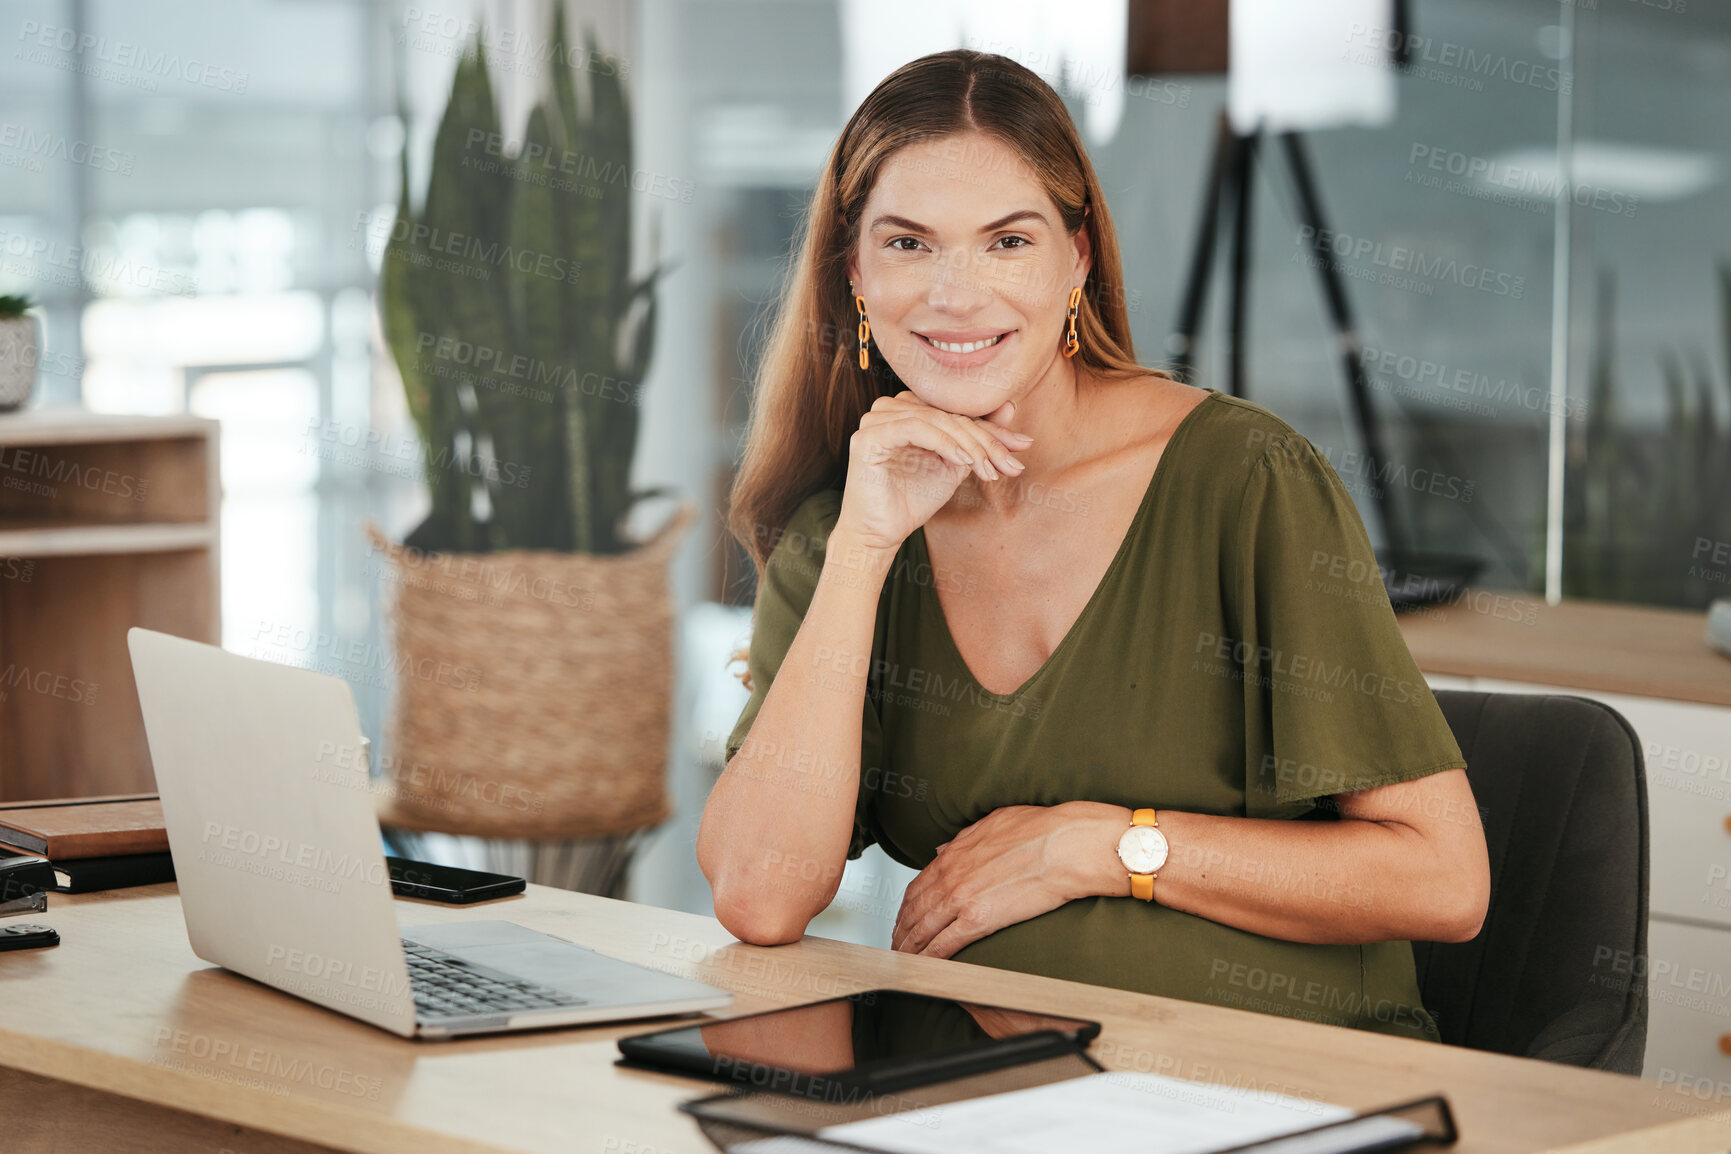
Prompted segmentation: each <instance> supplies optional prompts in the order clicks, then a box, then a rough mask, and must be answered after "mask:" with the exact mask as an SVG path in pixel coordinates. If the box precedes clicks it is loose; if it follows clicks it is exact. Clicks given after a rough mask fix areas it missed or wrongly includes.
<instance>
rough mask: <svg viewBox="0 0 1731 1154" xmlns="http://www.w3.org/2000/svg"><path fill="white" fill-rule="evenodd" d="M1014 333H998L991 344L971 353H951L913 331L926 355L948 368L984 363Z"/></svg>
mask: <svg viewBox="0 0 1731 1154" xmlns="http://www.w3.org/2000/svg"><path fill="white" fill-rule="evenodd" d="M1015 335H1016V330H1014V329H1011V330H1010V331H1009V332H1006V333H999V334H998V339H997V340H995V341H993V342H992V343H991V344H989V345H986V346H985V347H983V348H978V349H975V350H974V351H973V352H971V353H952V352H950V351H948V350H946V349H940V348H939V347H938V346H937V345H935V344H933V343H932V339H931V338H930V337H928V336H926V335H925V334H924V333H915V334H914V336H916V337H919V339H920V344H921V345H922V346H923V347H924V348H925V350H926V354H927V355H928V356H930V357H931V358H932V359H933V360H935V361H937V362H938V363H939V364H940V365H946V366H948V367H950V368H958V369H959V368H967V367H969V366H971V365H980V364H984V363H985V362H987V361H989V360H991V359H992V358H993V357H995V356H997V355H998V350H999V349H1001V348H1003V347H1004V346H1005V345H1006V344H1008V343H1009V340H1010V338H1011V337H1013V336H1015ZM944 343H945V344H967V343H969V342H966V341H945V342H944Z"/></svg>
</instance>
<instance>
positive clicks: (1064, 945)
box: [697, 51, 1489, 1039]
mask: <svg viewBox="0 0 1731 1154" xmlns="http://www.w3.org/2000/svg"><path fill="white" fill-rule="evenodd" d="M1122 293H1123V278H1122V275H1121V272H1120V265H1119V257H1118V251H1117V238H1116V235H1115V233H1114V231H1113V228H1112V223H1111V217H1110V214H1109V213H1108V211H1107V208H1106V203H1105V200H1104V199H1103V197H1102V195H1101V192H1100V187H1099V184H1098V182H1097V180H1096V179H1095V176H1094V172H1093V169H1092V167H1091V166H1090V164H1089V163H1088V158H1087V155H1086V153H1085V152H1084V150H1083V148H1082V145H1081V143H1080V140H1079V139H1078V137H1077V134H1076V131H1075V127H1074V125H1073V124H1072V123H1071V121H1070V119H1069V116H1068V115H1067V113H1066V112H1065V110H1064V107H1063V105H1062V103H1061V102H1060V101H1059V99H1058V97H1057V95H1056V94H1055V93H1054V92H1053V91H1052V90H1051V88H1050V87H1049V86H1048V85H1046V84H1045V83H1044V82H1043V81H1041V80H1040V79H1039V78H1038V77H1037V76H1035V75H1034V74H1033V73H1032V72H1029V71H1028V70H1026V69H1025V68H1022V67H1021V66H1019V65H1017V64H1015V63H1013V62H1012V61H1010V60H1007V59H1005V58H1003V57H1000V56H993V55H988V54H983V53H978V52H971V51H952V52H942V53H937V54H935V55H932V56H927V57H924V58H922V59H919V60H916V61H914V62H912V63H911V64H908V65H906V66H905V67H903V68H901V69H899V70H897V71H896V72H895V73H894V74H893V75H891V76H889V77H888V78H886V79H885V80H884V81H883V83H882V84H880V85H879V86H878V87H877V89H876V90H875V91H874V92H873V93H872V94H871V95H870V96H869V97H867V98H866V100H865V102H864V103H863V104H861V105H860V107H859V109H858V111H856V112H855V113H854V116H853V118H852V119H851V120H850V121H849V123H848V125H847V127H846V129H845V130H844V131H843V132H842V135H841V138H840V139H839V140H838V141H837V143H836V146H835V148H834V150H833V151H832V153H831V155H830V158H829V161H828V164H827V165H826V167H825V170H824V173H823V176H822V178H821V180H820V182H819V184H818V188H817V192H816V194H815V196H814V198H813V204H812V210H811V214H810V217H809V219H808V221H807V222H806V225H805V231H804V235H803V237H802V239H801V243H800V247H799V252H798V257H797V263H796V265H795V267H794V270H793V277H792V280H791V283H790V286H789V291H788V295H787V299H786V302H785V305H784V308H783V311H782V313H781V314H780V317H779V319H778V321H777V323H776V327H775V329H774V332H773V334H772V336H771V338H770V341H769V346H768V350H767V354H766V356H765V359H764V363H763V367H762V370H761V373H760V375H759V380H758V385H757V393H756V398H755V408H754V416H753V421H752V426H751V432H750V435H749V439H748V441H747V445H746V452H745V460H744V463H743V467H742V468H741V471H740V474H739V477H738V480H737V482H736V484H735V487H734V490H733V501H732V511H731V520H730V527H731V529H732V531H733V532H734V534H735V535H736V536H737V537H738V538H739V539H740V540H741V541H743V542H745V544H746V545H747V547H748V548H750V549H751V551H752V554H753V557H754V558H755V560H756V563H757V566H758V569H759V577H760V581H759V592H758V599H757V606H756V612H755V619H754V627H753V636H752V641H751V648H750V653H749V659H748V680H747V684H748V686H749V687H750V688H751V690H752V696H751V699H750V701H749V703H748V704H747V705H746V707H745V709H744V711H743V712H742V713H741V715H740V718H739V722H738V725H737V727H736V728H735V730H734V733H733V735H732V737H731V738H730V740H729V742H728V765H727V768H726V769H725V770H724V771H723V773H722V774H721V777H720V779H719V780H718V782H717V783H716V786H715V788H714V790H713V792H712V793H711V795H710V798H709V802H708V804H707V806H706V808H705V811H704V815H703V823H702V827H701V829H700V831H699V834H698V840H697V857H698V862H699V864H700V866H701V868H702V869H703V872H704V875H705V876H706V877H707V878H708V879H709V882H710V885H711V887H712V889H713V891H714V896H715V911H716V916H717V917H718V918H719V919H720V921H721V923H722V924H723V925H724V926H725V927H726V928H727V929H728V931H729V932H731V933H733V934H735V935H736V936H738V937H739V938H741V939H743V940H745V941H748V942H754V943H759V944H765V945H768V944H776V943H783V942H791V941H795V940H797V939H798V938H799V937H800V936H801V935H802V934H803V933H804V930H805V927H806V924H807V923H808V922H809V921H810V919H811V918H812V917H813V916H815V915H816V914H817V913H818V912H820V911H821V910H822V909H823V908H824V907H825V906H826V905H828V904H829V902H830V901H831V899H832V898H833V897H834V896H835V894H836V892H837V889H838V887H839V883H840V878H841V872H842V867H843V866H844V864H845V863H846V861H847V859H850V858H854V857H858V856H859V854H860V853H861V852H862V851H863V850H864V848H865V846H866V845H868V844H870V843H871V842H874V841H875V842H878V843H880V844H882V845H883V847H884V849H885V851H886V852H887V853H888V854H889V855H890V856H891V857H893V858H895V859H896V860H897V861H901V862H903V863H905V864H907V865H908V866H910V867H913V868H915V869H918V870H919V871H920V872H919V876H918V877H917V878H915V879H914V881H913V882H911V883H910V884H909V886H908V888H907V892H906V894H905V895H904V898H903V900H902V904H901V908H900V913H899V914H898V917H897V920H896V925H895V929H894V931H893V934H892V938H891V944H892V946H893V948H895V949H897V950H904V951H909V952H915V953H925V954H932V955H936V956H939V957H953V958H957V959H960V960H963V961H969V962H976V963H982V964H985V965H992V966H1000V967H1005V968H1009V969H1017V970H1025V971H1029V972H1035V973H1043V974H1049V975H1053V976H1057V977H1063V978H1070V979H1073V980H1077V981H1083V982H1092V983H1095V984H1099V985H1108V986H1118V987H1122V988H1126V989H1133V990H1141V991H1145V992H1149V993H1156V994H1164V995H1168V996H1173V997H1180V998H1188V999H1191V1000H1196V1001H1209V1002H1215V1003H1219V1004H1225V1005H1235V1006H1241V1007H1244V1008H1250V1009H1260V1010H1266V1011H1270V1012H1274V1013H1280V1014H1286V1015H1290V1016H1295V1017H1305V1018H1311V1019H1313V1020H1320V1021H1328V1022H1336V1023H1340V1024H1345V1025H1352V1026H1359V1027H1363V1028H1367V1029H1373V1030H1380V1031H1383V1032H1388V1033H1396V1034H1405V1035H1407V1036H1412V1037H1423V1038H1431V1039H1436V1038H1437V1037H1438V1034H1437V1030H1436V1025H1435V1022H1434V1021H1433V1020H1432V1018H1431V1017H1430V1015H1429V1014H1428V1013H1427V1012H1426V1011H1425V1009H1424V1007H1423V1006H1422V1005H1421V1004H1420V1001H1419V996H1418V987H1417V981H1416V978H1415V975H1414V969H1413V960H1412V950H1411V947H1410V945H1409V944H1408V943H1409V942H1410V941H1411V940H1414V939H1418V940H1433V941H1465V940H1467V939H1470V938H1472V937H1473V936H1474V935H1476V934H1477V933H1478V930H1479V927H1480V925H1481V924H1482V922H1483V919H1484V914H1485V907H1486V902H1487V899H1488V893H1489V867H1488V862H1487V857H1486V852H1485V844H1484V834H1483V830H1482V828H1481V826H1480V823H1479V815H1478V812H1477V809H1476V808H1475V806H1474V803H1473V799H1472V793H1471V790H1470V788H1469V787H1468V785H1467V781H1466V775H1465V771H1464V765H1465V763H1464V760H1463V758H1462V757H1461V753H1460V750H1459V748H1458V747H1457V746H1456V744H1455V742H1454V739H1453V737H1452V735H1451V733H1450V731H1449V729H1448V727H1447V725H1446V724H1445V722H1444V720H1443V718H1442V715H1441V712H1440V711H1439V710H1438V708H1437V706H1436V702H1435V700H1434V698H1433V697H1432V696H1431V694H1430V691H1429V689H1428V687H1427V686H1426V685H1425V683H1424V680H1423V678H1422V676H1421V675H1420V674H1419V672H1418V670H1417V668H1416V667H1415V666H1414V664H1413V661H1412V658H1411V656H1410V655H1409V654H1408V653H1407V651H1406V648H1405V645H1404V644H1403V642H1402V639H1401V636H1400V632H1399V630H1398V628H1397V626H1396V624H1395V621H1394V617H1393V613H1392V611H1391V610H1390V608H1389V605H1388V601H1387V598H1386V596H1385V595H1384V594H1383V592H1382V585H1381V581H1380V577H1379V574H1378V572H1377V566H1376V562H1375V558H1374V556H1373V554H1372V552H1371V548H1370V544H1369V541H1368V539H1367V538H1366V535H1365V532H1364V527H1363V524H1362V522H1361V521H1360V519H1359V517H1358V514H1357V512H1356V510H1355V509H1354V507H1353V504H1352V501H1351V499H1350V497H1349V496H1348V494H1347V493H1346V492H1345V490H1344V488H1343V486H1342V484H1341V482H1340V480H1339V478H1338V477H1337V476H1336V475H1335V473H1334V471H1333V470H1332V469H1331V468H1330V466H1329V465H1328V463H1327V461H1326V460H1324V459H1323V458H1322V456H1321V455H1320V454H1318V453H1317V451H1316V450H1315V449H1314V448H1313V447H1312V446H1311V445H1310V443H1309V442H1308V441H1306V440H1305V439H1304V438H1303V437H1301V436H1299V435H1298V434H1296V433H1294V432H1293V431H1292V429H1291V428H1290V427H1288V426H1287V425H1286V424H1284V423H1283V422H1281V421H1280V420H1278V419H1277V418H1275V417H1273V416H1272V415H1270V414H1269V413H1267V412H1266V411H1264V410H1263V409H1261V408H1259V407H1257V406H1255V405H1252V404H1249V403H1247V402H1244V401H1240V400H1236V399H1234V398H1231V397H1228V396H1225V395H1223V394H1220V393H1217V392H1213V391H1211V390H1203V389H1196V388H1191V387H1188V386H1186V385H1182V384H1180V383H1178V382H1177V381H1175V380H1173V379H1172V377H1171V376H1170V375H1168V374H1166V373H1164V372H1151V371H1149V370H1146V369H1142V368H1140V367H1139V366H1138V365H1137V364H1136V361H1135V358H1134V355H1133V353H1132V350H1131V342H1130V334H1129V325H1128V322H1127V319H1126V316H1125V308H1124V302H1123V295H1122Z"/></svg>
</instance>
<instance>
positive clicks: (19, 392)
mask: <svg viewBox="0 0 1731 1154" xmlns="http://www.w3.org/2000/svg"><path fill="white" fill-rule="evenodd" d="M30 308H31V301H30V298H29V297H25V296H0V412H10V411H11V410H13V409H16V408H19V407H21V406H22V405H24V404H25V403H26V402H28V401H29V400H30V395H31V394H32V393H34V392H35V391H36V365H37V363H38V362H39V361H40V360H41V357H40V356H39V353H40V352H41V349H42V330H41V328H40V327H39V326H38V324H37V322H36V314H34V313H32V312H31V311H30Z"/></svg>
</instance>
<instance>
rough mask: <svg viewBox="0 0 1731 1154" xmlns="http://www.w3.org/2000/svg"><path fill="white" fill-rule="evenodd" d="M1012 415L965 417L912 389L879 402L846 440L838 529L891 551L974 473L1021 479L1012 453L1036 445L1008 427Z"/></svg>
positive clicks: (1002, 409)
mask: <svg viewBox="0 0 1731 1154" xmlns="http://www.w3.org/2000/svg"><path fill="white" fill-rule="evenodd" d="M1014 411H1015V406H1014V404H1013V403H1012V402H1010V401H1005V402H1004V403H1003V404H1002V405H1001V406H999V407H998V408H997V409H995V410H994V411H992V412H991V413H988V414H987V415H986V416H984V417H964V416H961V415H960V414H957V413H951V412H948V411H946V410H944V409H940V408H937V407H935V406H932V405H928V404H926V403H925V402H924V401H922V400H920V399H919V398H918V397H916V396H915V395H914V393H913V390H912V389H903V390H902V391H901V392H899V393H897V394H896V395H895V396H893V397H879V398H878V399H877V400H875V401H873V402H872V407H871V410H870V411H869V412H867V413H866V414H865V415H864V416H863V417H861V418H860V423H859V429H858V430H856V431H855V432H854V434H853V436H852V437H851V438H849V440H848V465H847V481H846V487H845V488H844V489H843V491H842V503H841V515H840V517H839V518H837V521H836V531H837V532H840V533H845V534H848V535H849V537H850V538H851V539H852V540H853V541H855V542H856V543H858V544H860V545H864V546H866V547H867V548H872V549H881V550H884V551H886V552H890V553H893V552H895V551H896V550H897V549H899V548H900V547H901V544H902V542H903V541H905V540H907V538H908V535H909V534H910V533H912V532H913V531H914V530H915V529H917V528H919V527H920V526H921V525H924V524H925V523H926V522H927V521H928V520H930V519H931V516H932V514H934V513H936V512H937V511H938V510H939V509H941V508H943V506H944V505H945V504H946V503H948V501H949V499H950V498H951V497H952V496H953V495H954V494H955V491H956V487H957V486H958V485H960V484H961V483H962V479H963V478H964V477H966V476H967V475H968V474H969V473H970V472H972V473H976V474H978V475H979V477H980V480H981V481H995V480H997V479H998V478H999V477H1000V476H1001V475H1006V474H1007V475H1009V476H1011V477H1014V476H1016V475H1017V474H1018V473H1020V472H1021V471H1022V463H1021V462H1020V461H1018V460H1016V459H1015V457H1013V456H1011V450H1012V449H1016V450H1021V449H1026V448H1027V447H1028V446H1029V445H1031V444H1033V443H1034V441H1033V438H1032V437H1029V436H1027V435H1026V434H1023V433H1017V432H1014V431H1012V430H1010V429H1008V428H1005V427H1004V425H1003V424H1002V422H1004V421H1007V420H1009V419H1010V415H1011V413H1013V412H1014Z"/></svg>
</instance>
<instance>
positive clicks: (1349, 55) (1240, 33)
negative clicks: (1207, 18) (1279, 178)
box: [1226, 0, 1395, 134]
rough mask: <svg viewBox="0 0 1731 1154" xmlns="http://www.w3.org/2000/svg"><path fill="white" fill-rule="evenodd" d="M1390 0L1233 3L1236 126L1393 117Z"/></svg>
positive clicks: (1276, 127) (1231, 93)
mask: <svg viewBox="0 0 1731 1154" xmlns="http://www.w3.org/2000/svg"><path fill="white" fill-rule="evenodd" d="M1391 12H1392V6H1391V4H1390V2H1389V0H1304V3H1302V4H1295V3H1293V0H1232V3H1231V4H1230V5H1229V6H1228V8H1227V13H1228V18H1229V21H1230V27H1229V29H1228V36H1229V38H1230V41H1231V57H1232V66H1231V72H1230V75H1229V76H1228V78H1227V85H1226V104H1227V108H1228V109H1229V110H1230V113H1231V117H1232V129H1233V131H1234V132H1238V133H1240V134H1245V133H1250V132H1253V131H1255V130H1256V129H1257V128H1263V129H1267V130H1268V131H1271V132H1281V131H1286V130H1289V129H1291V130H1299V131H1302V130H1304V129H1311V128H1334V127H1338V126H1339V125H1343V124H1370V125H1374V124H1386V123H1388V122H1389V121H1390V120H1392V119H1394V81H1395V78H1394V72H1393V71H1392V69H1393V64H1392V61H1391V57H1392V53H1391V52H1390V51H1389V49H1388V47H1387V46H1388V43H1389V40H1390V37H1391V36H1392V35H1393V34H1394V33H1393V30H1392V29H1391V27H1390V24H1391V22H1392V21H1391V18H1390V17H1391Z"/></svg>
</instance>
